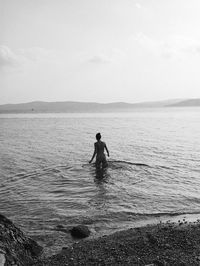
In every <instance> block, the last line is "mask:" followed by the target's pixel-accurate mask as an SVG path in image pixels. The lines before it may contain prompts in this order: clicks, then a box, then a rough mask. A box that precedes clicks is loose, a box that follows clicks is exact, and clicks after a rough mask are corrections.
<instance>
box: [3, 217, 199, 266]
mask: <svg viewBox="0 0 200 266" xmlns="http://www.w3.org/2000/svg"><path fill="white" fill-rule="evenodd" d="M16 236H17V237H16ZM0 262H2V263H0V265H5V266H7V265H20V266H21V265H27V266H28V265H34V266H36V265H37V266H50V265H51V266H53V265H55V266H56V265H57V266H64V265H146V266H147V265H148V266H162V265H163V266H168V265H169V266H171V265H176V266H178V265H179V266H184V265H191V266H192V265H194V266H195V265H200V221H199V220H197V221H196V222H193V223H188V222H187V221H180V222H179V223H169V222H168V223H160V224H158V225H149V226H145V227H140V228H134V229H129V230H125V231H121V232H117V233H115V234H113V235H109V236H103V237H100V238H98V239H92V240H91V239H90V240H87V239H86V240H80V241H79V242H77V243H75V244H73V245H72V246H70V247H66V248H65V247H63V249H62V251H61V252H60V253H59V254H57V255H54V256H51V257H49V258H42V257H41V247H40V246H39V245H38V244H37V243H36V242H35V241H33V240H31V239H29V238H27V237H26V236H24V235H23V233H22V232H21V231H20V229H18V228H16V227H15V226H14V224H13V223H12V222H11V221H10V220H8V219H7V218H5V217H3V216H0Z"/></svg>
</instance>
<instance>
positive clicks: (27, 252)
mask: <svg viewBox="0 0 200 266" xmlns="http://www.w3.org/2000/svg"><path fill="white" fill-rule="evenodd" d="M41 253H42V247H41V246H39V245H38V244H37V243H36V242H35V241H34V240H32V239H31V238H29V237H26V236H25V235H24V233H23V232H22V231H21V230H20V229H19V228H17V227H16V226H15V225H14V224H13V223H12V222H11V221H10V220H9V219H7V218H6V217H5V216H3V215H1V214H0V254H1V262H2V264H1V265H18V266H22V265H31V264H32V263H33V262H34V261H35V260H36V259H37V258H38V257H39V255H40V254H41Z"/></svg>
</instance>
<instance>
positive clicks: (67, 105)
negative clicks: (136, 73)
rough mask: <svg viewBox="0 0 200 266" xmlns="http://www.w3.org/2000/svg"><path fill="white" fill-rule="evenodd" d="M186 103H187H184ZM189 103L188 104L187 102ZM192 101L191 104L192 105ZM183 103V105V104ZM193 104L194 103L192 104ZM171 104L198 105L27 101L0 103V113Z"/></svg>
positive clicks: (107, 109) (172, 102)
mask: <svg viewBox="0 0 200 266" xmlns="http://www.w3.org/2000/svg"><path fill="white" fill-rule="evenodd" d="M186 103H187V105H186ZM189 103H190V104H189ZM192 103H193V105H192ZM184 104H185V105H184ZM194 104H195V105H194ZM166 106H167V107H171V106H200V99H196V100H183V99H175V100H166V101H157V102H142V103H124V102H114V103H95V102H72V101H66V102H41V101H35V102H29V103H20V104H4V105H0V113H61V112H63V113H83V112H85V113H91V112H123V111H124V112H127V111H131V110H133V109H135V108H156V107H157V108H158V107H166Z"/></svg>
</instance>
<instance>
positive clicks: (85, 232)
mask: <svg viewBox="0 0 200 266" xmlns="http://www.w3.org/2000/svg"><path fill="white" fill-rule="evenodd" d="M70 232H71V235H72V236H73V237H76V238H85V237H88V236H89V235H90V230H89V229H88V227H87V226H86V225H78V226H75V227H73V228H72V229H71V230H70Z"/></svg>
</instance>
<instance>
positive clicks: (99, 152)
mask: <svg viewBox="0 0 200 266" xmlns="http://www.w3.org/2000/svg"><path fill="white" fill-rule="evenodd" d="M96 140H97V142H95V143H94V153H93V156H92V159H91V160H90V161H89V163H91V162H92V161H93V159H94V157H95V155H96V167H100V165H101V163H102V166H103V167H106V166H107V165H108V163H107V160H106V156H105V154H104V149H105V150H106V152H107V155H108V157H109V151H108V148H107V146H106V143H105V142H103V141H101V134H100V133H97V134H96Z"/></svg>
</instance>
